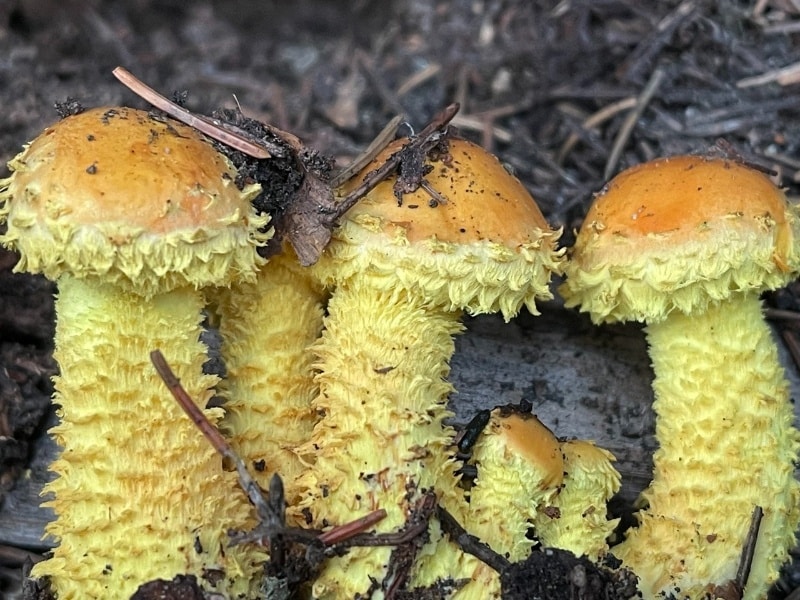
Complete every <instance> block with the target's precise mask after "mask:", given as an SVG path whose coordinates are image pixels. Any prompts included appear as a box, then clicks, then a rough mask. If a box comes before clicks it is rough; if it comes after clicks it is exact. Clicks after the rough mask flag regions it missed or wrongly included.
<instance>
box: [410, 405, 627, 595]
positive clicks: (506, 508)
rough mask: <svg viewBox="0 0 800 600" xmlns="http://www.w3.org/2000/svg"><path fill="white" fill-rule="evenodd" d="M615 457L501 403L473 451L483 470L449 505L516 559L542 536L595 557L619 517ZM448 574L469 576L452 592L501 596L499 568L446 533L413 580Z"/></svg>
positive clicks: (547, 543)
mask: <svg viewBox="0 0 800 600" xmlns="http://www.w3.org/2000/svg"><path fill="white" fill-rule="evenodd" d="M612 460H613V457H612V456H611V455H610V454H609V453H608V452H606V451H605V450H602V449H600V448H597V447H596V446H595V445H594V444H592V443H591V442H587V441H583V440H570V441H565V442H561V441H559V439H558V438H557V437H556V436H555V434H553V432H552V431H551V430H550V429H548V428H547V427H546V426H545V425H544V424H543V423H542V422H541V421H540V420H539V419H538V418H537V417H536V416H535V415H533V414H531V413H530V412H527V411H525V410H521V409H520V408H519V407H514V406H504V407H498V408H495V409H494V410H493V411H492V413H491V417H490V419H489V423H488V424H487V425H486V427H485V428H484V430H483V432H482V434H481V435H480V437H479V438H478V439H477V442H476V443H475V445H474V447H473V448H472V451H471V456H470V460H469V464H471V465H474V466H475V467H476V469H477V477H476V478H475V481H474V483H473V485H472V487H470V488H469V491H468V493H467V497H468V498H467V499H461V498H459V501H458V502H456V503H452V499H449V498H448V500H450V501H451V502H450V503H449V504H447V505H445V508H446V509H447V510H448V511H449V512H450V514H451V515H453V517H454V518H455V519H456V520H457V521H458V522H459V523H460V524H461V526H462V527H464V529H465V530H466V531H467V532H468V533H469V534H471V535H474V536H476V537H477V538H478V539H479V540H480V541H481V542H483V543H485V544H487V545H488V546H489V547H490V548H491V549H492V550H494V551H495V552H497V553H499V554H501V555H502V556H504V557H506V558H507V559H508V560H509V561H511V562H520V561H523V560H525V559H526V558H528V556H529V554H530V553H531V550H532V549H533V547H534V545H535V544H536V542H537V541H538V543H539V544H541V546H542V547H544V548H560V549H564V550H569V551H571V552H573V553H574V554H575V555H577V556H582V555H586V556H588V557H589V558H590V559H591V560H594V561H597V559H598V558H600V556H602V555H604V554H605V552H606V551H607V549H608V545H607V541H606V538H607V537H608V536H609V535H610V534H611V532H612V530H613V529H614V527H615V526H616V524H617V522H618V521H617V520H616V519H613V520H609V519H607V517H606V503H607V502H608V500H609V498H610V497H611V496H612V495H613V494H614V493H615V492H616V491H617V490H618V489H619V473H617V471H616V470H615V469H614V468H613V466H612V465H611V461H612ZM531 534H533V535H531ZM448 577H451V578H453V579H455V580H460V579H466V580H467V583H466V584H465V585H464V586H463V587H461V588H460V589H459V590H458V592H457V593H456V594H454V596H453V599H454V600H456V599H458V600H471V599H475V600H482V599H488V598H500V597H501V596H502V594H501V589H500V574H499V573H497V572H496V571H494V570H493V569H492V568H490V567H489V566H488V565H487V564H485V563H483V562H482V561H480V560H478V559H477V558H475V557H474V556H472V555H469V554H466V553H464V552H463V551H462V550H461V549H460V548H457V547H456V545H455V543H453V542H452V541H450V540H447V539H445V538H442V539H440V540H439V542H438V544H437V545H436V546H433V547H432V546H431V545H429V546H427V547H426V548H423V550H422V553H421V556H420V559H419V560H418V564H417V569H416V572H415V574H414V581H415V584H416V585H419V586H425V585H431V584H433V583H435V582H436V581H437V580H439V581H441V580H444V579H446V578H448Z"/></svg>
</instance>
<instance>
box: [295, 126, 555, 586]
mask: <svg viewBox="0 0 800 600" xmlns="http://www.w3.org/2000/svg"><path fill="white" fill-rule="evenodd" d="M402 144H403V141H398V142H395V143H393V144H391V145H390V146H389V148H387V149H386V150H385V151H384V152H383V154H382V155H380V156H379V157H378V158H376V160H375V162H374V163H373V164H371V165H369V166H368V167H367V168H366V169H365V170H364V171H363V172H362V174H361V175H360V176H358V177H356V178H355V180H354V181H353V182H352V183H351V184H350V185H357V184H358V183H359V182H360V180H361V179H362V178H363V177H364V176H365V175H366V173H368V172H370V171H372V170H373V169H375V168H376V165H378V164H380V163H382V162H383V161H385V160H386V158H387V157H388V156H389V155H390V154H392V153H394V152H397V151H398V150H399V149H400V147H401V145H402ZM426 164H427V165H429V166H430V167H431V168H432V170H431V171H430V173H428V174H427V175H426V179H427V182H428V184H429V186H430V188H432V189H433V190H435V192H436V194H438V195H439V196H440V197H443V199H444V200H445V202H444V203H442V202H441V201H440V200H439V199H437V198H434V197H433V196H431V195H430V194H429V193H428V192H426V191H425V190H424V189H421V188H420V189H418V190H416V191H415V192H412V193H407V194H405V195H403V197H402V202H401V203H398V200H397V198H396V197H395V195H394V193H393V184H394V183H395V181H396V179H395V178H391V179H390V180H388V181H384V182H382V183H381V184H380V185H378V186H377V187H376V188H375V189H374V190H373V191H372V192H371V193H370V194H369V195H367V197H366V198H364V199H363V200H362V201H361V202H359V203H358V204H357V205H356V206H355V207H353V209H351V210H350V211H349V212H348V213H347V215H345V218H344V219H343V222H342V223H341V226H340V227H339V228H338V229H337V230H336V231H335V232H334V237H333V240H332V241H331V243H330V245H329V246H328V248H327V250H326V251H325V253H324V254H323V256H322V258H321V260H320V261H319V263H318V264H317V265H316V266H315V267H314V271H315V273H316V274H317V276H318V277H319V278H320V280H321V281H322V282H324V283H325V284H327V285H329V286H331V287H332V288H333V295H332V297H331V300H330V302H329V305H328V316H327V317H326V320H325V324H326V327H325V331H324V332H323V335H322V338H321V340H320V342H319V343H318V344H317V345H316V346H315V348H314V350H315V352H316V355H317V357H318V358H317V368H318V369H319V375H318V377H317V381H318V383H319V385H320V393H319V396H318V397H317V399H316V400H315V402H314V406H315V408H316V410H317V412H318V413H319V414H321V415H322V419H321V421H320V422H319V423H318V424H317V426H316V427H315V430H314V434H313V436H312V438H311V441H310V442H309V443H308V444H307V445H306V446H305V453H307V454H308V455H313V456H314V460H315V464H314V465H313V467H312V469H311V470H310V472H309V473H308V474H307V475H305V476H304V477H303V479H302V484H303V485H304V486H305V489H306V490H307V492H306V495H305V497H304V499H303V500H302V502H301V505H300V506H301V508H304V509H306V510H307V511H308V512H309V514H310V515H311V516H312V520H313V523H314V524H315V525H317V526H324V525H328V524H336V523H342V522H345V521H349V520H351V519H352V518H354V517H355V516H359V515H362V514H364V513H365V512H368V511H370V510H373V509H377V508H383V509H386V511H387V513H388V516H387V517H386V518H385V519H384V520H383V521H382V522H381V523H380V524H379V530H380V531H383V532H387V531H395V530H397V529H398V528H399V527H401V526H402V525H404V524H405V523H406V520H407V519H408V517H409V515H410V513H411V512H412V510H413V507H414V506H415V503H416V502H417V501H418V500H419V499H420V498H421V496H422V494H423V493H424V492H425V490H431V489H435V491H436V492H437V494H439V495H440V496H443V495H444V496H446V495H448V494H450V495H455V494H457V490H456V488H457V485H456V482H457V478H456V476H455V473H454V471H455V465H454V462H453V461H452V460H451V459H450V458H449V457H448V451H447V446H448V445H449V441H450V439H451V432H450V430H449V429H448V428H445V427H443V419H444V418H445V417H446V416H447V415H448V412H447V410H446V401H447V397H448V395H449V393H450V392H451V390H452V387H451V385H450V384H449V383H447V382H446V380H445V378H446V377H447V375H448V373H449V364H448V363H449V359H450V357H451V355H452V353H453V351H454V344H453V339H452V338H453V335H454V334H456V333H459V332H460V331H461V330H462V325H461V323H460V322H459V317H460V315H461V311H462V310H466V311H467V312H469V313H472V314H477V313H487V312H496V311H500V312H502V313H503V314H504V315H505V317H506V318H511V317H512V316H513V315H515V314H516V313H517V311H519V310H520V308H521V307H522V306H523V305H526V306H528V308H529V309H530V310H531V311H535V310H536V307H535V299H536V298H547V297H549V296H550V292H549V289H548V282H549V279H550V273H551V272H552V271H557V270H558V269H559V264H560V260H561V253H560V252H559V251H557V250H556V249H555V243H556V239H557V237H558V232H554V231H552V230H551V229H550V228H549V227H548V225H547V223H546V221H545V220H544V218H543V217H542V214H541V212H540V211H539V209H538V207H537V206H536V203H535V202H534V201H533V199H532V198H531V197H530V195H529V194H528V193H527V192H526V191H525V189H524V187H523V186H522V185H521V184H520V183H519V181H517V180H516V179H515V178H514V177H512V176H511V175H509V174H508V173H507V172H506V171H505V169H504V168H503V167H502V165H501V164H500V163H499V162H498V161H497V159H496V158H494V157H492V156H491V155H490V154H488V153H486V152H485V151H484V150H482V149H481V148H479V147H478V146H475V145H474V144H471V143H469V142H466V141H463V140H455V139H454V140H450V141H449V152H448V153H447V154H446V155H442V156H440V157H439V158H438V159H437V160H430V159H429V160H427V161H426ZM344 191H345V192H346V191H347V190H344ZM389 555H390V550H389V549H384V548H369V549H353V550H351V551H350V552H348V553H347V555H345V556H343V557H339V558H334V559H331V560H329V561H328V564H327V566H326V568H325V570H324V571H323V573H322V575H321V576H320V578H319V579H318V580H317V582H316V583H315V585H314V590H313V591H314V594H315V595H316V596H317V597H324V598H334V597H339V598H351V597H354V596H355V595H356V594H360V593H361V594H363V593H365V592H366V591H367V589H368V588H369V587H370V585H371V581H370V578H374V579H375V580H376V581H378V582H380V581H382V580H383V578H384V576H385V574H386V569H387V562H388V560H389Z"/></svg>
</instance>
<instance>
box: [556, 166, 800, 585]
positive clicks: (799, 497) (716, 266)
mask: <svg viewBox="0 0 800 600" xmlns="http://www.w3.org/2000/svg"><path fill="white" fill-rule="evenodd" d="M797 233H798V218H797V216H796V210H795V208H794V207H792V206H789V205H788V204H787V202H786V198H785V196H784V195H783V193H782V192H781V191H780V190H779V189H778V188H777V187H775V186H774V185H773V184H772V183H771V182H770V181H769V179H768V178H767V177H766V176H764V175H763V174H761V173H760V172H758V171H755V170H753V169H750V168H748V167H746V166H744V165H741V164H738V163H735V162H732V161H730V160H722V159H707V158H702V157H696V156H677V157H672V158H665V159H659V160H656V161H653V162H650V163H646V164H643V165H640V166H638V167H634V168H632V169H629V170H627V171H625V172H623V173H622V174H620V175H619V176H617V177H616V178H615V179H614V180H613V181H611V182H610V183H609V184H608V185H607V187H606V188H604V189H603V191H602V192H601V193H600V194H599V195H598V196H597V198H596V199H595V202H594V204H593V206H592V208H591V209H590V211H589V214H588V215H587V217H586V220H585V221H584V225H583V227H582V228H581V231H580V232H579V234H578V238H577V241H576V243H575V247H574V249H573V251H572V257H571V261H570V263H569V265H568V267H567V276H568V279H567V281H566V283H565V284H564V285H563V286H562V288H561V292H562V295H563V296H564V297H565V299H566V302H567V305H568V306H580V307H581V310H584V311H586V312H589V313H590V315H591V317H592V319H593V320H594V321H595V322H602V321H622V320H637V321H644V322H646V323H647V328H646V332H647V338H648V342H649V344H650V356H651V359H652V362H653V369H654V371H655V381H654V383H653V389H654V392H655V404H654V409H655V411H656V415H657V422H656V435H657V438H658V441H659V444H660V447H659V449H658V450H657V451H656V453H655V456H654V463H655V465H654V473H653V481H652V483H651V484H650V486H649V488H648V489H647V490H646V491H645V492H644V494H643V500H644V502H645V503H646V505H647V508H646V509H645V510H643V511H641V513H640V515H639V520H640V525H639V527H638V528H637V529H634V530H632V531H631V532H630V533H629V534H628V537H627V539H626V540H625V541H624V542H623V543H622V544H621V545H620V546H618V547H616V548H614V549H612V551H613V553H614V554H615V555H617V556H618V557H619V558H621V559H622V561H623V563H624V564H625V565H626V566H628V567H630V568H631V569H632V570H633V571H634V572H635V573H636V574H637V575H638V576H639V578H640V587H641V589H642V591H643V592H644V595H645V597H646V598H654V597H661V595H662V594H666V595H669V594H676V595H677V596H679V597H681V598H703V597H705V593H706V592H707V591H708V590H709V589H712V588H713V587H714V586H715V585H723V584H725V583H726V582H728V581H730V580H732V579H734V576H735V575H736V570H737V566H738V563H739V557H740V554H741V552H742V546H743V544H744V542H745V537H746V534H747V531H748V526H749V524H750V520H751V515H752V513H753V510H754V509H755V507H756V506H761V507H762V508H763V510H764V518H763V521H762V522H761V529H760V534H759V537H758V544H757V546H756V551H755V557H754V559H753V566H752V570H751V573H750V578H749V583H748V585H747V587H746V589H745V596H744V597H745V598H746V599H748V600H756V599H760V598H763V597H764V596H765V595H766V591H767V588H768V586H769V585H770V583H771V582H773V581H774V580H775V579H776V578H777V576H778V569H779V568H780V566H781V565H782V564H783V563H784V562H785V561H786V560H787V558H788V550H789V549H790V548H791V547H792V546H793V545H794V543H795V537H794V532H795V530H796V529H797V526H798V523H799V522H800V486H798V483H797V481H796V480H795V478H794V462H795V461H796V460H797V453H798V433H797V431H796V430H795V429H794V427H793V426H792V419H793V414H792V408H791V404H790V403H789V396H788V387H787V382H786V380H785V376H784V373H783V370H782V368H781V367H780V365H779V362H778V356H777V349H776V346H775V343H774V341H773V339H772V335H771V331H770V329H769V327H768V326H767V324H766V323H765V321H764V319H763V318H762V314H761V304H760V301H759V293H760V292H761V291H762V290H766V289H774V288H777V287H780V286H782V285H784V284H786V283H787V282H789V281H791V280H792V279H794V278H795V277H796V276H797V272H798V267H800V264H799V261H798V253H797V250H796V248H795V244H796V243H797V242H796V236H797Z"/></svg>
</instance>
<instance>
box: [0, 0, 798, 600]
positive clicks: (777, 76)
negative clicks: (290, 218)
mask: <svg viewBox="0 0 800 600" xmlns="http://www.w3.org/2000/svg"><path fill="white" fill-rule="evenodd" d="M118 65H123V66H125V67H127V68H128V69H129V70H131V71H132V72H133V73H134V74H135V75H136V76H138V77H139V78H141V79H142V80H144V81H145V82H147V83H148V84H150V85H151V86H153V87H154V88H156V89H157V90H159V91H160V92H162V93H163V94H164V95H166V96H171V95H172V94H173V92H183V91H186V92H188V95H187V96H186V106H187V107H188V108H190V109H191V110H193V111H195V112H199V113H205V114H209V113H211V112H212V111H213V110H215V109H219V108H222V109H232V108H236V107H237V106H241V109H242V110H243V112H244V114H245V115H246V116H248V117H251V118H254V119H258V120H260V121H264V122H268V123H271V124H273V125H275V126H277V127H279V128H280V129H282V130H286V131H290V132H292V133H294V134H295V135H297V136H298V137H299V138H300V139H302V140H303V142H304V143H305V144H306V145H307V146H308V147H309V148H311V149H314V150H316V151H319V152H320V153H322V154H324V155H328V156H331V157H333V158H335V159H336V161H337V164H338V165H340V166H344V165H346V164H347V163H348V162H349V161H350V160H351V159H352V158H353V157H354V156H355V155H357V154H358V152H359V151H360V150H362V149H363V148H364V147H366V146H367V144H368V143H369V142H370V141H371V140H372V139H373V137H374V136H375V135H376V134H377V133H378V132H379V131H380V129H381V128H382V127H383V126H384V124H385V123H386V122H388V121H389V120H390V119H391V118H392V117H393V116H394V115H396V114H402V115H404V118H405V122H406V125H405V126H404V127H402V128H401V131H402V132H403V133H411V132H413V131H414V130H418V129H419V128H421V127H423V126H424V125H425V124H426V123H427V122H428V121H429V119H430V118H431V117H432V116H433V115H434V114H436V113H437V112H438V111H439V110H441V109H442V107H444V106H445V105H446V104H448V103H450V102H453V101H457V102H459V103H460V104H461V111H460V113H459V114H458V115H457V117H456V119H455V120H454V124H455V126H456V127H458V128H459V130H460V132H461V134H462V135H463V136H465V137H468V138H471V139H473V140H475V141H478V142H480V143H482V144H483V145H484V146H486V147H487V148H489V149H491V150H492V151H494V152H495V153H496V154H498V156H499V157H500V158H501V159H502V160H503V161H504V162H505V163H506V164H507V165H508V166H509V168H510V169H512V170H513V171H514V172H515V173H516V174H517V175H518V176H519V178H520V179H521V180H522V181H523V183H525V184H526V185H527V186H528V188H529V189H530V190H531V191H532V192H533V194H534V196H535V197H536V199H537V200H538V202H539V203H540V205H541V207H542V209H543V212H544V214H545V216H546V217H547V218H548V219H549V220H550V222H551V223H552V224H553V225H555V226H561V225H563V226H565V230H566V232H567V235H566V239H565V240H564V243H566V244H569V243H571V241H570V233H569V232H570V231H571V230H572V228H574V227H575V226H577V225H578V224H579V223H580V222H581V219H582V216H583V214H584V213H585V210H586V207H587V205H588V203H589V202H590V200H591V198H592V194H593V192H595V191H597V190H599V189H600V188H601V187H602V185H603V183H604V182H605V181H606V180H607V179H608V178H609V177H610V176H611V175H613V174H614V173H616V172H618V171H619V170H621V169H622V168H625V167H627V166H629V165H633V164H636V163H639V162H642V161H644V160H648V159H651V158H654V157H657V156H661V155H668V154H675V153H704V152H709V151H711V152H715V153H723V154H727V155H733V156H739V157H742V158H743V159H744V160H746V161H748V162H751V163H754V164H757V165H760V166H761V167H763V168H766V169H769V170H772V171H774V172H775V179H776V181H779V182H781V183H782V184H783V185H784V186H786V188H787V190H788V193H789V195H790V196H792V197H797V196H798V195H800V85H798V84H800V68H798V66H800V6H798V3H797V2H795V1H793V0H758V1H752V2H735V1H729V2H715V1H711V0H684V1H682V2H678V1H676V0H662V1H661V2H658V3H655V2H639V1H638V0H561V1H560V2H556V1H555V0H551V1H542V0H496V1H493V0H438V1H435V2H431V1H425V0H410V1H406V2H403V1H399V0H398V1H387V0H355V1H353V2H349V3H348V2H331V1H329V0H297V1H295V2H279V1H277V0H272V1H266V0H216V1H212V0H199V1H197V2H191V3H190V2H182V1H179V0H162V1H160V2H156V1H155V0H134V1H124V2H123V1H122V0H88V1H84V0H4V1H3V2H0V164H2V163H5V162H6V161H8V160H10V159H11V158H12V157H13V156H14V155H15V154H16V153H17V152H18V151H19V149H20V147H21V145H22V144H23V143H24V142H26V141H27V140H30V139H32V138H33V137H35V136H36V135H37V134H38V133H39V131H40V130H41V129H42V128H43V127H44V126H45V125H47V124H49V123H52V122H53V121H55V120H56V119H57V118H58V113H57V112H56V109H55V105H56V104H57V103H64V102H67V101H68V99H70V98H74V99H77V101H79V102H80V103H81V104H83V105H84V106H97V105H118V104H125V105H129V106H134V107H141V108H147V106H146V105H145V103H144V102H142V101H141V100H139V99H138V98H137V97H135V96H134V95H133V94H132V93H130V92H129V91H128V90H126V89H125V88H124V87H123V86H121V85H120V84H119V83H117V82H116V80H115V79H114V78H113V77H112V75H111V70H112V69H113V68H114V67H116V66H118ZM2 173H3V171H2V168H0V174H2ZM14 263H15V257H14V256H13V255H12V254H9V253H7V252H5V251H0V367H2V369H0V501H2V495H3V493H4V492H5V491H8V490H9V489H11V488H12V486H14V484H15V482H16V481H17V480H18V478H19V476H20V474H21V473H22V472H23V470H24V469H25V468H26V467H30V466H31V465H30V464H28V461H29V444H30V442H31V441H32V440H35V439H36V438H37V437H38V436H41V435H43V432H44V430H45V422H46V419H47V418H48V417H49V418H50V419H52V408H51V407H50V404H49V396H50V394H51V391H52V390H51V386H50V383H49V378H50V376H51V375H52V374H53V373H54V372H55V365H54V363H53V361H52V358H51V350H52V348H51V346H52V335H53V314H52V294H53V293H54V288H53V286H52V285H51V284H50V283H47V282H45V281H44V280H43V279H41V278H38V277H30V276H27V275H22V274H12V273H11V268H12V267H13V264H14ZM776 297H777V298H778V299H779V301H780V302H781V307H783V308H786V309H787V310H797V309H798V303H797V301H796V295H795V294H791V293H783V294H780V295H778V296H776ZM0 550H1V551H2V552H0V596H2V595H3V594H4V593H5V594H11V593H15V592H13V590H14V589H16V588H15V587H14V586H15V585H16V584H15V583H14V584H12V583H7V582H16V581H18V577H17V575H16V573H17V572H18V570H19V565H20V564H21V562H22V561H23V559H24V558H25V557H26V556H28V555H27V553H26V552H23V551H21V549H19V548H13V547H5V546H0ZM28 550H33V551H35V552H40V551H43V550H44V548H42V547H39V548H29V549H28ZM541 568H542V569H546V568H547V567H546V565H545V566H544V567H541ZM798 572H800V571H798V569H797V567H796V565H795V566H793V568H792V569H790V570H789V571H788V574H787V576H786V578H785V579H784V580H783V581H782V582H781V583H780V585H779V586H778V589H776V591H775V596H774V597H775V598H776V599H777V598H783V597H786V596H787V595H788V594H789V593H790V592H791V591H792V590H793V589H794V588H795V587H797V586H798V585H800V576H798ZM532 577H533V578H535V576H532ZM183 583H186V582H183ZM165 585H166V584H165ZM176 585H177V584H176ZM187 585H188V584H187ZM587 589H588V588H587ZM4 590H5V591H4ZM572 591H573V592H575V590H572ZM143 593H144V592H143ZM148 593H150V592H148ZM575 593H576V594H577V595H570V596H564V597H570V598H572V597H576V598H577V597H581V598H583V597H587V598H588V597H591V596H589V595H587V594H588V592H587V591H586V589H583V588H582V589H581V590H578V591H577V592H575ZM142 597H151V596H142ZM152 597H155V596H152ZM176 597H177V596H176ZM181 597H187V598H188V597H195V596H192V595H186V596H181ZM547 597H556V596H554V595H553V596H547Z"/></svg>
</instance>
